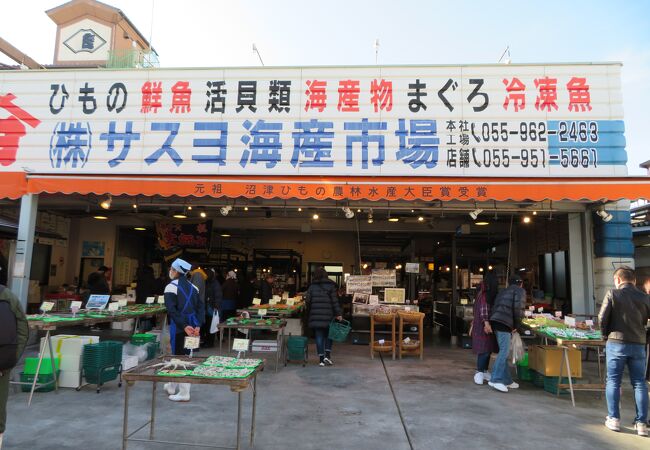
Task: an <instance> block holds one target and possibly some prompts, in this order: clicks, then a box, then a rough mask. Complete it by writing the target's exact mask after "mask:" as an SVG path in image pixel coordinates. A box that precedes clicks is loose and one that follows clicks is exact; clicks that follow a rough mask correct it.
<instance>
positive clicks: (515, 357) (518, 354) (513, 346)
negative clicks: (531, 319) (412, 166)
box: [509, 333, 526, 364]
mask: <svg viewBox="0 0 650 450" xmlns="http://www.w3.org/2000/svg"><path fill="white" fill-rule="evenodd" d="M525 353H526V351H525V349H524V343H523V342H522V340H521V336H519V333H512V337H511V338H510V355H509V357H510V358H511V359H512V363H513V364H516V363H517V362H518V361H521V360H522V359H524V355H525Z"/></svg>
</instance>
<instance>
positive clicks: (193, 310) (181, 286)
mask: <svg viewBox="0 0 650 450" xmlns="http://www.w3.org/2000/svg"><path fill="white" fill-rule="evenodd" d="M191 268H192V265H191V264H190V263H188V262H187V261H183V260H182V259H180V258H179V259H176V260H175V261H174V262H173V263H172V266H171V268H170V269H169V278H171V280H172V281H171V282H170V283H169V284H168V285H167V287H166V288H165V307H167V315H168V316H169V336H170V340H171V348H172V354H174V355H185V354H188V353H189V352H188V351H187V350H185V345H184V344H185V336H199V334H200V332H201V324H202V323H203V321H204V320H205V305H204V304H203V303H202V302H201V299H200V298H199V290H198V288H197V287H196V286H194V285H193V284H192V283H190V282H189V281H188V280H187V278H186V274H187V273H188V272H189V271H190V269H191ZM190 387H191V385H190V384H189V383H180V384H179V383H166V384H165V390H166V391H167V393H168V394H169V399H170V400H172V401H174V402H189V401H190ZM177 388H178V392H176V389H177Z"/></svg>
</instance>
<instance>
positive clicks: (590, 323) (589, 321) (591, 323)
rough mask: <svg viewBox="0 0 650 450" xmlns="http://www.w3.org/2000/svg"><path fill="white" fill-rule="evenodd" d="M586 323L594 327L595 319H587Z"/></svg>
mask: <svg viewBox="0 0 650 450" xmlns="http://www.w3.org/2000/svg"><path fill="white" fill-rule="evenodd" d="M585 325H587V326H588V327H589V328H592V327H593V326H594V321H593V320H585Z"/></svg>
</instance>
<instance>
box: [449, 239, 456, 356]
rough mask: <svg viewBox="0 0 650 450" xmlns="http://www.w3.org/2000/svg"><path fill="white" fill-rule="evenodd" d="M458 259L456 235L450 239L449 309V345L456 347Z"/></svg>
mask: <svg viewBox="0 0 650 450" xmlns="http://www.w3.org/2000/svg"><path fill="white" fill-rule="evenodd" d="M457 261H458V259H457V258H456V235H455V234H454V235H453V236H452V237H451V308H450V316H449V321H450V324H449V328H450V329H451V344H452V345H456V342H457V339H458V330H457V327H456V305H458V268H457V265H458V262H457Z"/></svg>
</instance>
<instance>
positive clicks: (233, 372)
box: [191, 366, 255, 378]
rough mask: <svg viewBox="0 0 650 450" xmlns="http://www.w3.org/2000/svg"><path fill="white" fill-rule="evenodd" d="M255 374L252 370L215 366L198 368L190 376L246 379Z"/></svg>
mask: <svg viewBox="0 0 650 450" xmlns="http://www.w3.org/2000/svg"><path fill="white" fill-rule="evenodd" d="M253 372H255V369H254V368H244V369H229V368H226V367H216V366H199V367H197V368H195V369H194V370H193V371H192V374H191V376H193V377H203V378H246V377H247V376H249V375H250V374H252V373H253Z"/></svg>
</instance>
